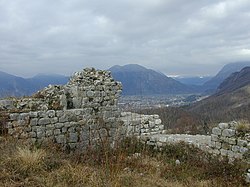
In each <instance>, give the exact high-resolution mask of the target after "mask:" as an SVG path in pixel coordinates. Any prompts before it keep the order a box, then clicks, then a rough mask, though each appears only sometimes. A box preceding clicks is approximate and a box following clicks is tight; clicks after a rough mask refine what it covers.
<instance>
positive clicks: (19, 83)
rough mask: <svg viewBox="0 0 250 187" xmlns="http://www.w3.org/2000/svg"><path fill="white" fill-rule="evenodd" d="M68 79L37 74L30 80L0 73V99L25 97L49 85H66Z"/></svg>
mask: <svg viewBox="0 0 250 187" xmlns="http://www.w3.org/2000/svg"><path fill="white" fill-rule="evenodd" d="M67 81H68V77H66V76H63V75H43V74H39V75H36V76H35V77H32V78H27V79H25V78H22V77H18V76H14V75H11V74H8V73H5V72H2V71H0V97H9V96H27V95H31V94H33V93H35V92H36V91H38V90H40V89H42V88H44V87H46V86H48V85H49V84H66V83H67Z"/></svg>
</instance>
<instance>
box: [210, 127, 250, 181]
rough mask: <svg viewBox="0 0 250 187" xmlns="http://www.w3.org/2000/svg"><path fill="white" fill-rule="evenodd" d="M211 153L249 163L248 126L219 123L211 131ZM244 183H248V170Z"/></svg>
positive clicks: (249, 140)
mask: <svg viewBox="0 0 250 187" xmlns="http://www.w3.org/2000/svg"><path fill="white" fill-rule="evenodd" d="M211 148H212V153H214V154H217V155H222V156H227V157H229V159H231V160H233V159H235V158H238V159H243V160H245V161H246V162H247V163H250V128H249V124H242V123H237V122H230V123H220V124H219V125H218V126H217V127H215V128H213V129H212V134H211ZM245 176H246V178H245V179H246V182H248V183H250V168H249V169H248V170H247V171H246V173H245Z"/></svg>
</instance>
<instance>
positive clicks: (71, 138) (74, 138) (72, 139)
mask: <svg viewBox="0 0 250 187" xmlns="http://www.w3.org/2000/svg"><path fill="white" fill-rule="evenodd" d="M68 141H69V142H70V143H76V142H77V141H78V134H77V133H69V139H68Z"/></svg>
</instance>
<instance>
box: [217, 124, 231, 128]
mask: <svg viewBox="0 0 250 187" xmlns="http://www.w3.org/2000/svg"><path fill="white" fill-rule="evenodd" d="M218 127H219V128H220V129H228V127H229V124H228V123H219V125H218Z"/></svg>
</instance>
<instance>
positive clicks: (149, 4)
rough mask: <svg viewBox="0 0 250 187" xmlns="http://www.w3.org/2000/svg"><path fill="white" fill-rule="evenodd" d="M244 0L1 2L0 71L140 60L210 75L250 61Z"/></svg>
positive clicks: (63, 69) (67, 69)
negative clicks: (231, 64)
mask: <svg viewBox="0 0 250 187" xmlns="http://www.w3.org/2000/svg"><path fill="white" fill-rule="evenodd" d="M249 19H250V2H249V1H248V0H225V1H222V0H219V1H218V0H210V1H207V0H199V1H192V0H119V1H117V0H102V1H100V0H99V1H97V0H71V1H66V0H54V1H50V0H36V1H28V0H12V1H8V0H0V40H1V43H0V70H3V71H7V72H10V73H15V74H18V75H25V76H31V75H34V74H36V73H39V72H45V73H53V72H55V73H62V74H71V73H72V72H73V71H76V70H78V69H79V68H83V67H85V66H94V67H97V68H104V69H106V68H109V67H110V66H112V65H115V64H120V65H123V64H128V63H139V64H141V65H145V66H146V67H149V68H153V69H156V70H160V71H162V72H164V73H167V74H199V75H202V74H215V73H216V71H217V70H218V69H219V68H221V66H222V65H224V64H225V63H229V62H232V61H238V60H247V59H249V58H250V37H249V36H250V22H249Z"/></svg>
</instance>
